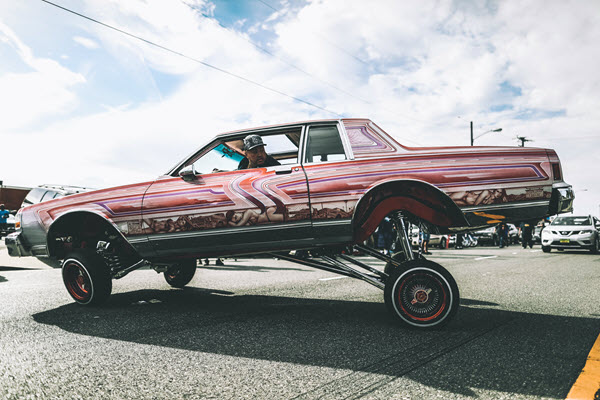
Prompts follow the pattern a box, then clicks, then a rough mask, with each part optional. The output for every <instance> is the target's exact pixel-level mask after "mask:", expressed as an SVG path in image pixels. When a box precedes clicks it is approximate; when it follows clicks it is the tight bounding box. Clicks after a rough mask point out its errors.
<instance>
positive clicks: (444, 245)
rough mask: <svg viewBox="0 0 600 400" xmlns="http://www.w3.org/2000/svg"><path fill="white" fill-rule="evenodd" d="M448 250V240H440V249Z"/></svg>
mask: <svg viewBox="0 0 600 400" xmlns="http://www.w3.org/2000/svg"><path fill="white" fill-rule="evenodd" d="M445 248H446V238H442V240H440V249H445Z"/></svg>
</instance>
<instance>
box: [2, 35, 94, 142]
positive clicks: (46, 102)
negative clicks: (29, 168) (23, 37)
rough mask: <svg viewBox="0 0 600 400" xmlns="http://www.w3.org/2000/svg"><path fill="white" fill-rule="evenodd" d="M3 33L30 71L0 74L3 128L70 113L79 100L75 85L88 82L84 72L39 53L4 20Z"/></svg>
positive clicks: (3, 37) (4, 38)
mask: <svg viewBox="0 0 600 400" xmlns="http://www.w3.org/2000/svg"><path fill="white" fill-rule="evenodd" d="M0 37H1V38H2V41H3V42H4V43H5V45H6V46H7V47H10V48H12V49H13V51H15V52H16V53H17V54H18V55H19V57H20V59H21V61H23V63H24V64H25V65H27V67H28V71H27V72H22V73H6V74H4V75H2V76H0V93H3V95H2V96H0V109H1V110H2V114H3V117H2V129H3V130H8V129H21V128H23V127H26V126H27V125H29V124H31V123H33V122H35V121H37V120H39V119H41V118H43V117H44V116H49V115H57V114H66V112H67V111H68V110H69V109H70V108H71V107H73V105H74V104H75V103H76V102H77V101H78V99H77V97H76V95H75V93H74V92H73V87H74V86H76V85H78V84H81V83H84V82H85V79H84V77H83V76H81V75H80V74H77V73H74V72H72V71H70V70H69V69H67V68H65V67H63V66H62V65H61V64H60V63H58V62H57V61H55V60H51V59H48V58H41V57H36V56H35V55H34V54H33V52H32V51H31V49H30V48H29V47H27V46H26V45H25V44H24V43H23V42H21V41H20V40H19V38H18V37H17V36H16V35H15V34H14V32H13V31H12V30H11V29H10V28H9V27H8V26H6V25H4V24H2V23H0Z"/></svg>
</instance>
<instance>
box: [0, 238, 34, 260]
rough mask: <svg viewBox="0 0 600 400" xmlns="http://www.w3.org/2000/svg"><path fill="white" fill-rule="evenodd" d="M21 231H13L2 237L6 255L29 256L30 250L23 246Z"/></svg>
mask: <svg viewBox="0 0 600 400" xmlns="http://www.w3.org/2000/svg"><path fill="white" fill-rule="evenodd" d="M20 236H21V232H13V233H11V234H10V235H8V236H7V237H5V238H4V244H6V249H7V250H8V255H9V256H12V257H27V256H31V255H32V254H31V251H29V250H27V249H26V248H25V246H23V241H22V240H21V238H20Z"/></svg>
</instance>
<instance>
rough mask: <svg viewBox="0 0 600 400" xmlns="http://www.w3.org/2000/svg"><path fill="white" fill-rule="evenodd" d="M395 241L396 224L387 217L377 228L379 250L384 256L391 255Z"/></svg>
mask: <svg viewBox="0 0 600 400" xmlns="http://www.w3.org/2000/svg"><path fill="white" fill-rule="evenodd" d="M393 241H394V224H393V223H392V221H391V220H390V219H389V218H388V217H385V218H384V219H383V221H381V223H380V224H379V226H378V227H377V248H379V249H382V250H383V254H385V255H391V248H392V243H393Z"/></svg>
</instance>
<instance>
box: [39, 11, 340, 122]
mask: <svg viewBox="0 0 600 400" xmlns="http://www.w3.org/2000/svg"><path fill="white" fill-rule="evenodd" d="M41 1H43V2H44V3H47V4H50V5H51V6H54V7H57V8H59V9H61V10H63V11H66V12H69V13H71V14H74V15H77V16H78V17H81V18H84V19H87V20H88V21H91V22H94V23H96V24H99V25H102V26H104V27H106V28H109V29H112V30H114V31H117V32H119V33H122V34H124V35H127V36H129V37H132V38H134V39H137V40H139V41H142V42H144V43H147V44H149V45H151V46H154V47H157V48H160V49H162V50H165V51H168V52H169V53H172V54H176V55H178V56H180V57H184V58H187V59H188V60H191V61H194V62H196V63H198V64H201V65H204V66H205V67H208V68H211V69H213V70H215V71H219V72H221V73H224V74H226V75H229V76H232V77H234V78H237V79H240V80H242V81H244V82H247V83H250V84H252V85H255V86H258V87H260V88H262V89H265V90H268V91H270V92H273V93H277V94H279V95H281V96H285V97H288V98H290V99H292V100H295V101H298V102H300V103H304V104H306V105H309V106H311V107H314V108H318V109H319V110H322V111H325V112H328V113H330V114H333V115H336V116H338V117H341V116H342V115H341V114H339V113H337V112H335V111H331V110H328V109H326V108H324V107H321V106H319V105H316V104H314V103H311V102H309V101H306V100H303V99H301V98H298V97H295V96H292V95H289V94H287V93H284V92H282V91H280V90H277V89H273V88H271V87H269V86H266V85H263V84H261V83H258V82H255V81H253V80H251V79H248V78H245V77H243V76H241V75H237V74H234V73H233V72H230V71H227V70H225V69H223V68H219V67H216V66H214V65H211V64H209V63H207V62H204V61H202V60H199V59H197V58H194V57H191V56H188V55H186V54H184V53H181V52H179V51H176V50H172V49H170V48H168V47H165V46H163V45H160V44H158V43H155V42H153V41H151V40H148V39H144V38H143V37H141V36H137V35H134V34H132V33H130V32H127V31H125V30H123V29H119V28H117V27H114V26H112V25H109V24H107V23H104V22H102V21H99V20H97V19H94V18H91V17H88V16H87V15H84V14H81V13H78V12H76V11H73V10H70V9H68V8H66V7H63V6H61V5H59V4H56V3H53V2H51V1H48V0H41Z"/></svg>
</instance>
